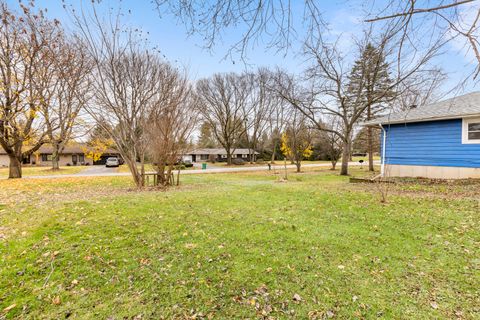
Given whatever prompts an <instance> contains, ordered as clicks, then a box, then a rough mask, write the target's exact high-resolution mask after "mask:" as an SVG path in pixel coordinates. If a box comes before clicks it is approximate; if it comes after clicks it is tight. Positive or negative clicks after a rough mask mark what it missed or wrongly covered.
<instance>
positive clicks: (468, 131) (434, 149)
mask: <svg viewBox="0 0 480 320" xmlns="http://www.w3.org/2000/svg"><path fill="white" fill-rule="evenodd" d="M365 125H368V126H379V127H380V128H381V129H382V136H381V155H382V175H383V176H400V177H426V178H440V179H465V178H480V92H474V93H470V94H467V95H463V96H459V97H456V98H452V99H448V100H444V101H441V102H438V103H434V104H431V105H426V106H420V107H414V108H411V109H409V110H407V111H403V112H399V113H392V114H390V115H388V116H384V117H381V118H378V119H375V120H372V121H369V122H367V123H365Z"/></svg>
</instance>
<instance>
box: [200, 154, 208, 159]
mask: <svg viewBox="0 0 480 320" xmlns="http://www.w3.org/2000/svg"><path fill="white" fill-rule="evenodd" d="M200 160H208V154H201V155H200Z"/></svg>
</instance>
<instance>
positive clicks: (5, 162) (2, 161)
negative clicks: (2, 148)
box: [0, 154, 10, 167]
mask: <svg viewBox="0 0 480 320" xmlns="http://www.w3.org/2000/svg"><path fill="white" fill-rule="evenodd" d="M9 164H10V159H9V158H8V156H7V155H6V154H0V167H8V166H9Z"/></svg>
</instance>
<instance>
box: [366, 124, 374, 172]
mask: <svg viewBox="0 0 480 320" xmlns="http://www.w3.org/2000/svg"><path fill="white" fill-rule="evenodd" d="M367 140H368V141H367V147H368V170H369V171H375V169H374V167H373V132H372V128H371V127H368V129H367Z"/></svg>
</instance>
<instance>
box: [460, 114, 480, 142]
mask: <svg viewBox="0 0 480 320" xmlns="http://www.w3.org/2000/svg"><path fill="white" fill-rule="evenodd" d="M462 143H463V144H474V143H475V144H480V118H471V119H463V125H462Z"/></svg>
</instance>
